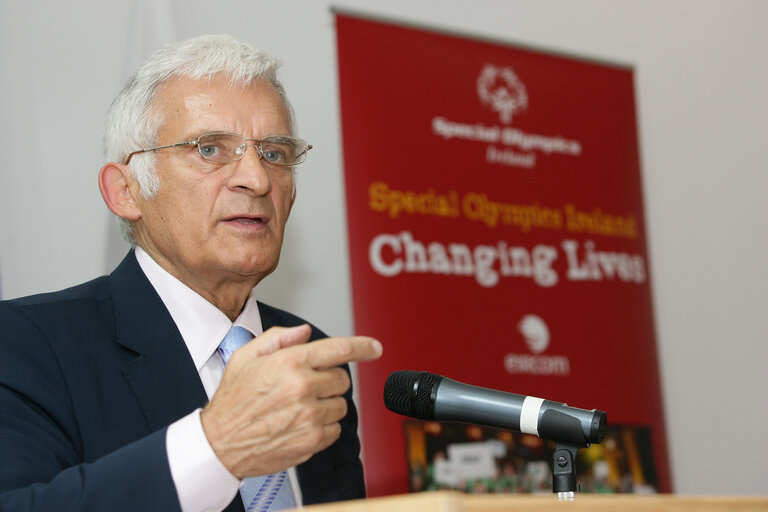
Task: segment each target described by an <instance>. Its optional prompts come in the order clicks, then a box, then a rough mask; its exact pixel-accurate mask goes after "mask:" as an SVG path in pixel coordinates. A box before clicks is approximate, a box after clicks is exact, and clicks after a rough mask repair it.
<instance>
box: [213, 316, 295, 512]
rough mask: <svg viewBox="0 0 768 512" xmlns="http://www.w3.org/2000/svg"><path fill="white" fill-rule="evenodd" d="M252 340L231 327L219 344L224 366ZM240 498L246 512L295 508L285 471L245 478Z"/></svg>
mask: <svg viewBox="0 0 768 512" xmlns="http://www.w3.org/2000/svg"><path fill="white" fill-rule="evenodd" d="M252 338H253V336H252V335H251V333H250V332H248V330H247V329H244V328H243V327H240V326H233V327H232V328H231V329H230V330H229V332H228V333H227V335H226V336H224V339H223V340H222V341H221V344H219V355H220V356H221V360H222V361H223V362H224V365H226V364H227V361H229V358H230V356H231V355H232V353H233V352H234V351H235V350H237V349H238V348H240V347H242V346H243V345H245V344H246V343H248V342H249V341H251V339H252ZM240 497H241V498H242V499H243V504H245V510H246V511H247V512H267V511H271V510H284V509H287V508H295V507H296V503H295V502H294V501H293V493H292V492H291V483H290V482H289V481H288V474H287V473H286V472H285V471H280V472H279V473H274V474H272V475H266V476H258V477H253V478H246V479H245V481H244V482H243V485H242V486H241V487H240Z"/></svg>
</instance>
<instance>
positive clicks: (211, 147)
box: [198, 142, 221, 159]
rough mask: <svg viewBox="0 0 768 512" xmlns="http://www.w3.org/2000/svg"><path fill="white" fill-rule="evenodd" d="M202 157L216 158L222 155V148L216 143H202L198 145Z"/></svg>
mask: <svg viewBox="0 0 768 512" xmlns="http://www.w3.org/2000/svg"><path fill="white" fill-rule="evenodd" d="M198 146H199V149H200V155H201V156H202V157H203V158H208V159H211V158H216V157H217V156H218V155H219V154H220V153H221V148H220V147H219V146H218V145H217V144H216V143H215V142H205V143H203V142H200V144H198Z"/></svg>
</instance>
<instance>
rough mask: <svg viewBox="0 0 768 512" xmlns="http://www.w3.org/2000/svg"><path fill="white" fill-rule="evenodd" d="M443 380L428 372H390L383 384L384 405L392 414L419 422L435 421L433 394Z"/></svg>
mask: <svg viewBox="0 0 768 512" xmlns="http://www.w3.org/2000/svg"><path fill="white" fill-rule="evenodd" d="M442 379H443V378H442V377H441V376H440V375H434V374H432V373H429V372H415V371H411V370H400V371H397V372H392V373H391V374H390V375H389V377H387V382H386V383H385V384H384V405H386V406H387V409H389V410H390V411H392V412H396V413H397V414H402V415H403V416H410V417H412V418H417V419H420V420H433V419H435V407H434V398H435V397H434V393H435V392H436V390H437V385H438V384H439V383H440V381H441V380H442Z"/></svg>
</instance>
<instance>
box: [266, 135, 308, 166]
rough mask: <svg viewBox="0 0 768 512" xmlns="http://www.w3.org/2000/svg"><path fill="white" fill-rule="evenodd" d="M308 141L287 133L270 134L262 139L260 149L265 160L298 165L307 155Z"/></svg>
mask: <svg viewBox="0 0 768 512" xmlns="http://www.w3.org/2000/svg"><path fill="white" fill-rule="evenodd" d="M308 148H309V146H308V144H307V142H306V141H304V140H302V139H298V138H296V137H288V136H286V135H268V136H266V137H264V138H263V139H261V143H260V149H261V154H262V156H263V157H264V160H266V161H267V162H269V163H270V164H274V165H282V166H291V165H298V164H300V163H301V162H303V161H304V159H305V158H306V156H307V150H308Z"/></svg>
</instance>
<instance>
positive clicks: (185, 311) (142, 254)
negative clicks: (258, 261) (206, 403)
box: [136, 246, 263, 372]
mask: <svg viewBox="0 0 768 512" xmlns="http://www.w3.org/2000/svg"><path fill="white" fill-rule="evenodd" d="M136 260H137V261H138V262H139V266H140V267H141V270H142V271H143V272H144V274H146V276H147V279H149V282H150V283H151V284H152V287H153V288H154V289H155V291H157V294H158V295H159V296H160V299H161V300H162V301H163V304H165V307H166V308H167V309H168V312H169V313H170V314H171V318H173V321H174V322H175V323H176V327H177V328H178V329H179V332H180V333H181V337H182V338H184V343H186V345H187V350H189V354H190V355H191V356H192V360H193V361H194V363H195V367H196V368H197V371H198V372H199V371H200V369H201V368H202V366H203V365H204V364H205V362H206V361H207V360H208V359H209V358H210V357H211V355H212V354H213V353H214V352H215V351H216V348H217V347H218V346H219V343H221V340H222V339H224V336H226V334H227V332H229V330H230V329H231V328H232V326H233V325H239V326H241V327H244V328H246V329H248V330H249V331H250V332H251V333H252V334H253V335H254V336H258V335H259V334H261V333H262V330H263V328H262V325H261V315H260V314H259V306H258V303H257V302H256V298H255V297H254V292H253V290H252V291H251V294H250V295H249V297H248V300H247V301H246V302H245V306H244V307H243V311H242V312H241V313H240V316H238V317H237V319H236V320H235V322H234V323H232V322H231V321H230V320H229V318H228V317H227V315H225V314H224V313H222V312H221V311H220V310H219V309H217V308H216V306H214V305H213V304H211V303H210V302H208V301H207V300H205V299H204V298H203V297H202V296H201V295H199V294H198V293H197V292H195V291H194V290H192V289H191V288H190V287H188V286H187V285H185V284H184V283H182V282H181V281H179V280H178V279H176V278H175V277H174V276H172V275H171V274H169V273H168V272H167V271H166V270H165V269H164V268H163V267H161V266H160V265H159V264H158V263H157V262H156V261H155V260H153V259H152V258H151V257H150V256H149V254H147V253H146V251H144V250H143V249H142V248H141V247H138V246H137V247H136Z"/></svg>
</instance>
